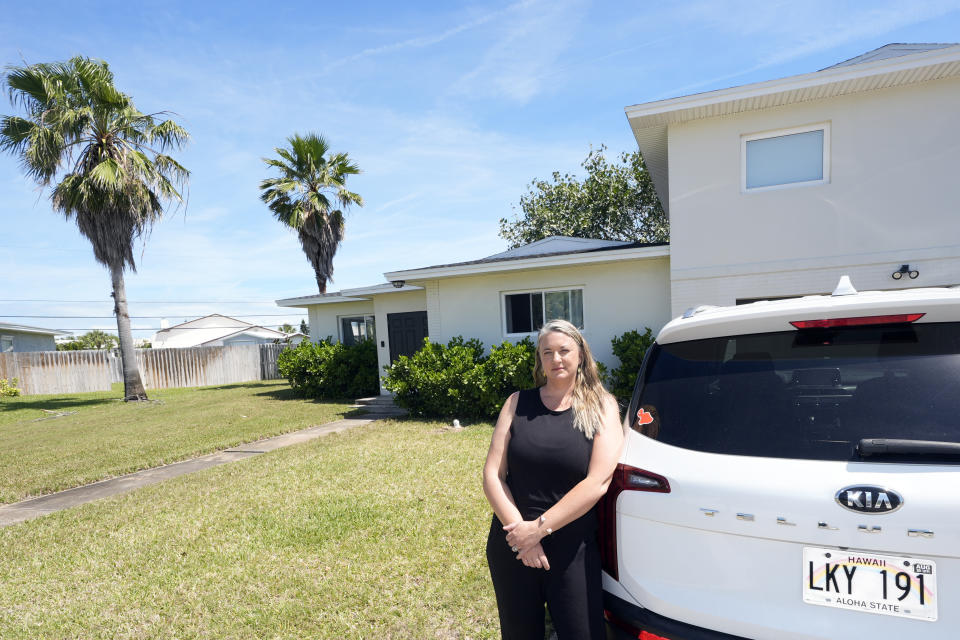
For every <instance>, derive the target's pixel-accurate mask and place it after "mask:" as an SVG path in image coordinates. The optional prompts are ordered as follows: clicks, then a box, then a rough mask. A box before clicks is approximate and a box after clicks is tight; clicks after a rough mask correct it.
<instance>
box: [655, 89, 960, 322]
mask: <svg viewBox="0 0 960 640" xmlns="http://www.w3.org/2000/svg"><path fill="white" fill-rule="evenodd" d="M957 113H960V79H955V78H951V79H946V80H937V81H932V82H927V83H924V84H919V85H911V86H904V87H897V88H891V89H884V90H880V91H868V92H863V93H859V94H853V95H848V96H843V97H839V98H832V99H826V100H817V101H811V102H806V103H802V104H795V105H788V106H784V107H777V108H772V109H765V110H763V111H755V112H747V113H743V114H739V115H735V116H724V117H719V118H709V119H704V120H697V121H691V122H686V123H683V124H680V125H671V127H670V129H669V133H668V139H669V158H670V174H669V175H670V187H669V189H670V218H671V220H670V224H671V248H670V251H671V262H672V264H671V279H672V282H673V285H672V309H673V314H678V313H681V312H682V311H683V310H684V309H685V308H687V307H690V306H693V305H696V304H724V305H727V304H734V303H735V301H736V299H737V298H757V297H764V296H786V295H799V294H810V293H822V292H829V291H831V290H832V289H833V287H834V285H835V284H836V282H837V280H838V279H839V277H840V275H841V274H849V275H850V276H851V277H852V279H853V283H854V285H855V286H856V287H857V288H858V289H879V288H882V289H893V288H904V287H911V286H936V285H950V284H957V283H960V216H958V215H956V212H955V209H956V203H957V202H958V201H960V182H958V181H957V180H956V179H955V173H956V167H957V166H958V161H960V127H958V126H956V114H957ZM821 122H828V123H830V152H829V154H830V165H831V166H830V174H829V182H828V183H827V184H821V185H815V186H797V187H787V188H780V189H773V190H767V191H758V192H755V193H741V189H740V184H741V175H740V171H741V158H740V153H741V145H740V139H741V136H742V135H744V134H751V133H760V132H765V131H774V130H777V129H784V128H790V127H797V126H803V125H808V124H816V123H821ZM901 264H910V265H911V267H912V268H916V269H918V270H919V271H920V277H919V278H917V279H916V280H909V279H907V278H904V279H902V280H900V281H896V280H893V279H892V278H891V277H890V274H891V273H892V272H893V271H895V270H896V269H897V268H898V267H899V266H900V265H901Z"/></svg>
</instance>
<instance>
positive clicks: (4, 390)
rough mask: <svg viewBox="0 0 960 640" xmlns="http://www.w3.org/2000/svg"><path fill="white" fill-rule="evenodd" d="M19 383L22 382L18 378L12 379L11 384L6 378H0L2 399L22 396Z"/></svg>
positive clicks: (0, 396)
mask: <svg viewBox="0 0 960 640" xmlns="http://www.w3.org/2000/svg"><path fill="white" fill-rule="evenodd" d="M18 382H20V381H19V380H17V379H16V378H10V382H7V379H6V378H0V398H12V397H13V396H18V395H20V389H18V388H17V383H18Z"/></svg>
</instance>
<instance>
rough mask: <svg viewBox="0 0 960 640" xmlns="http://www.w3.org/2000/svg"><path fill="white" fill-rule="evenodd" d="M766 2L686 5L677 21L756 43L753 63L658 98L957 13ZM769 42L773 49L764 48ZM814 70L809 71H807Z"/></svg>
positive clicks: (941, 4)
mask: <svg viewBox="0 0 960 640" xmlns="http://www.w3.org/2000/svg"><path fill="white" fill-rule="evenodd" d="M815 4H816V5H818V6H817V7H811V6H810V4H809V3H801V4H797V3H793V2H769V3H760V4H759V5H758V4H756V3H752V2H746V1H744V0H737V1H734V2H697V3H694V4H688V5H684V6H683V7H682V8H681V9H680V10H679V11H678V12H677V13H676V14H675V16H674V17H675V18H677V19H681V20H690V21H692V22H705V23H707V24H709V26H710V28H711V30H714V31H720V32H721V33H723V32H726V33H728V34H729V35H730V36H732V37H738V38H759V39H758V40H757V50H758V51H759V53H758V55H757V56H756V57H755V62H754V64H752V65H748V66H746V67H744V68H742V69H738V70H737V71H734V72H732V73H725V74H721V75H717V76H713V77H710V78H708V79H705V80H700V81H697V82H694V83H691V84H687V85H684V86H681V87H677V88H675V89H671V91H670V92H669V93H665V94H662V95H660V96H658V97H659V98H664V97H672V96H677V95H683V94H686V93H689V92H690V91H693V90H696V89H700V88H703V87H709V86H715V85H717V84H719V83H725V82H728V81H730V80H733V79H735V78H739V77H743V76H747V75H750V74H752V73H754V72H756V71H759V70H762V69H766V68H769V67H774V66H777V65H782V64H785V63H789V62H792V61H794V60H798V59H801V58H805V57H810V56H814V55H816V54H819V53H822V52H824V51H829V50H832V49H836V48H838V47H842V46H844V45H847V44H849V43H851V42H856V41H858V40H863V39H866V38H871V37H873V38H876V37H879V36H882V35H884V34H886V33H890V32H892V31H895V30H897V29H901V28H904V27H908V26H911V25H915V24H918V23H921V22H926V21H928V20H932V19H935V18H938V17H940V16H943V15H945V14H947V13H951V12H953V11H957V10H958V9H960V0H932V1H914V2H910V3H903V2H896V1H887V2H885V3H871V4H870V5H869V6H866V7H865V6H863V5H857V4H854V5H852V6H848V5H847V4H846V3H842V2H833V1H831V2H816V3H815ZM765 42H769V43H772V44H773V45H774V46H772V47H771V46H770V45H769V44H765ZM811 71H813V69H811Z"/></svg>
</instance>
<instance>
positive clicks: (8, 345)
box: [0, 336, 13, 353]
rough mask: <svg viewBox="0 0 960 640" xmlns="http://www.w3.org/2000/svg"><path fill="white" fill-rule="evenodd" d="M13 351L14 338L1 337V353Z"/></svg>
mask: <svg viewBox="0 0 960 640" xmlns="http://www.w3.org/2000/svg"><path fill="white" fill-rule="evenodd" d="M10 351H13V336H0V353H7V352H10Z"/></svg>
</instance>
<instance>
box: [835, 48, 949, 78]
mask: <svg viewBox="0 0 960 640" xmlns="http://www.w3.org/2000/svg"><path fill="white" fill-rule="evenodd" d="M957 44H958V43H956V42H947V43H929V42H926V43H924V42H917V43H904V42H892V43H890V44H885V45H883V46H882V47H878V48H876V49H873V50H872V51H867V52H866V53H862V54H860V55H859V56H857V57H855V58H850V59H849V60H844V61H843V62H839V63H837V64H834V65H830V66H829V67H825V68H823V69H820V71H826V70H827V69H836V68H837V67H852V66H853V65H855V64H863V63H864V62H874V61H876V60H886V59H887V58H899V57H900V56H909V55H910V54H912V53H921V52H923V51H934V50H935V49H946V48H947V47H955V46H956V45H957Z"/></svg>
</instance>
